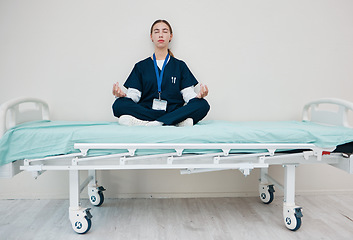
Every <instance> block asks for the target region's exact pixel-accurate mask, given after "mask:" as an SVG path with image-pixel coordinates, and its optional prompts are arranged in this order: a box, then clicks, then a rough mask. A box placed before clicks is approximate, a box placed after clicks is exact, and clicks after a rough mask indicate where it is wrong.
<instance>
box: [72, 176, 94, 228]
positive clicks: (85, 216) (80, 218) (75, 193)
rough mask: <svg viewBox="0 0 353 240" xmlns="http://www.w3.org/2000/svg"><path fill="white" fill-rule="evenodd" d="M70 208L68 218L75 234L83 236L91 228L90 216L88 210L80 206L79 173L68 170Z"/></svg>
mask: <svg viewBox="0 0 353 240" xmlns="http://www.w3.org/2000/svg"><path fill="white" fill-rule="evenodd" d="M69 175H70V207H69V218H70V222H71V225H72V228H73V229H74V231H75V232H77V233H80V234H83V233H86V232H88V231H89V230H90V228H91V226H92V222H91V218H92V215H91V213H90V212H89V210H90V209H89V208H82V207H81V204H80V192H81V191H80V173H79V171H78V170H70V171H69Z"/></svg>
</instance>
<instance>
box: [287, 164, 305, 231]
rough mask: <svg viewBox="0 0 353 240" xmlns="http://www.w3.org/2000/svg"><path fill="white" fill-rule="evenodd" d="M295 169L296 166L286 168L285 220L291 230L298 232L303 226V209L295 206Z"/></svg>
mask: <svg viewBox="0 0 353 240" xmlns="http://www.w3.org/2000/svg"><path fill="white" fill-rule="evenodd" d="M295 168H296V165H285V166H284V202H283V218H284V223H285V225H286V227H287V228H288V229H289V230H292V231H296V230H298V229H299V228H300V226H301V218H302V217H303V214H302V211H301V210H302V208H301V207H299V206H296V205H295Z"/></svg>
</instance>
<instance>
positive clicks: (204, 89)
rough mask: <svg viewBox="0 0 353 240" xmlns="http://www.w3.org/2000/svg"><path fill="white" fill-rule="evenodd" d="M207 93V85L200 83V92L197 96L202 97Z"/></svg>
mask: <svg viewBox="0 0 353 240" xmlns="http://www.w3.org/2000/svg"><path fill="white" fill-rule="evenodd" d="M207 95H208V87H207V85H203V84H202V83H201V84H200V92H199V94H197V96H196V97H197V98H204V97H206V96H207Z"/></svg>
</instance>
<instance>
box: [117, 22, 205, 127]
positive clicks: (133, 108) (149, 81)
mask: <svg viewBox="0 0 353 240" xmlns="http://www.w3.org/2000/svg"><path fill="white" fill-rule="evenodd" d="M150 37H151V40H152V42H153V43H154V50H155V51H154V54H153V56H152V57H148V58H146V59H144V60H142V61H140V62H138V63H137V64H135V66H134V68H133V70H132V72H131V74H130V75H129V77H128V79H127V80H126V82H125V84H124V87H125V88H127V92H126V93H125V92H124V91H122V89H121V88H120V87H119V83H116V84H114V86H113V95H114V96H116V97H117V99H116V100H115V102H114V104H113V113H114V116H116V117H118V118H119V123H120V124H122V125H128V126H131V125H145V126H162V125H177V126H192V125H193V124H196V123H197V122H199V121H200V120H201V119H203V118H204V117H205V116H206V114H207V113H208V111H209V109H210V106H209V104H208V103H207V101H206V100H205V99H204V97H206V96H207V94H208V88H207V86H206V85H202V84H201V85H200V92H199V93H198V94H196V93H195V91H194V86H195V85H197V84H198V82H197V80H196V79H195V77H194V76H193V75H192V73H191V71H190V70H189V69H188V67H187V66H186V64H185V63H184V62H183V61H181V60H178V59H176V58H174V55H173V54H172V52H171V51H170V50H169V48H168V47H169V43H170V42H171V40H172V38H173V31H172V28H171V26H170V24H169V23H168V22H167V21H166V20H157V21H155V22H154V23H153V24H152V27H151V35H150Z"/></svg>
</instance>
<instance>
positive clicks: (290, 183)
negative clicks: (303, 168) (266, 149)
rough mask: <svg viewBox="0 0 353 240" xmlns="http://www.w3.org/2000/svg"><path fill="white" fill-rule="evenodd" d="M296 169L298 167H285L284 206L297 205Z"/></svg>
mask: <svg viewBox="0 0 353 240" xmlns="http://www.w3.org/2000/svg"><path fill="white" fill-rule="evenodd" d="M295 168H296V165H284V205H286V206H294V205H295Z"/></svg>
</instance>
